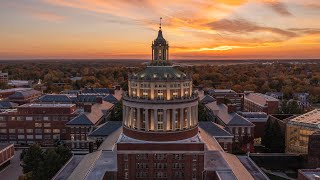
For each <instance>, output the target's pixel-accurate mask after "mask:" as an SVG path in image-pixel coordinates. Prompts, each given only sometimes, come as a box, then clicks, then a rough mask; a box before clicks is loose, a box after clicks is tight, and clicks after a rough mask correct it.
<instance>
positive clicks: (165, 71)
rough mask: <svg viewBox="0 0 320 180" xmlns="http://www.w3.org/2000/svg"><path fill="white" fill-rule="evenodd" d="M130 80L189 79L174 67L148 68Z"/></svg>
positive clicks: (133, 75)
mask: <svg viewBox="0 0 320 180" xmlns="http://www.w3.org/2000/svg"><path fill="white" fill-rule="evenodd" d="M130 78H138V79H141V80H157V79H158V80H166V79H171V80H175V79H176V80H181V79H185V78H188V77H187V75H186V74H185V73H183V72H181V71H180V70H178V69H175V68H173V67H172V66H147V68H145V69H144V70H143V71H141V72H138V73H136V74H132V76H131V77H130Z"/></svg>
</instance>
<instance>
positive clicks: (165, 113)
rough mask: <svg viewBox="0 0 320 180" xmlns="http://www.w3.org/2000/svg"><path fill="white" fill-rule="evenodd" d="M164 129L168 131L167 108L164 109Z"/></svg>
mask: <svg viewBox="0 0 320 180" xmlns="http://www.w3.org/2000/svg"><path fill="white" fill-rule="evenodd" d="M163 130H164V131H167V109H164V110H163Z"/></svg>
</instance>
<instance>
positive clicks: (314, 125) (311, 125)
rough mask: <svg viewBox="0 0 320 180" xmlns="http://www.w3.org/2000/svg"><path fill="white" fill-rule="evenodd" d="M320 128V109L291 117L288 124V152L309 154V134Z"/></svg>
mask: <svg viewBox="0 0 320 180" xmlns="http://www.w3.org/2000/svg"><path fill="white" fill-rule="evenodd" d="M319 128H320V109H315V110H313V111H310V112H308V113H305V114H303V115H300V116H298V117H295V118H293V119H291V120H290V121H289V122H288V123H287V126H286V152H288V153H299V154H308V144H309V136H310V135H312V134H313V133H315V132H316V131H318V130H319Z"/></svg>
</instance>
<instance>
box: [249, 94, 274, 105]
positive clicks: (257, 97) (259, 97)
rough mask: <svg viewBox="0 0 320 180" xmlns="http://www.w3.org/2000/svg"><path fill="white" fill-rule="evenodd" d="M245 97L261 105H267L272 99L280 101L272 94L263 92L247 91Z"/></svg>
mask: <svg viewBox="0 0 320 180" xmlns="http://www.w3.org/2000/svg"><path fill="white" fill-rule="evenodd" d="M244 99H247V100H250V101H252V102H254V103H257V104H259V105H261V106H266V105H267V102H270V101H273V102H279V100H278V99H276V98H274V97H272V96H268V95H265V94H261V93H245V94H244Z"/></svg>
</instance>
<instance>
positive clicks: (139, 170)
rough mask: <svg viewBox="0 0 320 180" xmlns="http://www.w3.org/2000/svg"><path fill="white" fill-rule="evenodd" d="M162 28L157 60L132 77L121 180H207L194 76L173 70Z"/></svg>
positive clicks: (126, 97)
mask: <svg viewBox="0 0 320 180" xmlns="http://www.w3.org/2000/svg"><path fill="white" fill-rule="evenodd" d="M168 50H169V46H168V42H167V41H166V40H165V39H164V37H163V34H162V30H161V26H160V29H159V32H158V37H157V38H156V39H155V40H154V41H153V43H152V52H153V54H152V57H153V59H152V61H151V63H150V65H149V66H147V67H146V68H145V69H144V70H143V71H141V72H138V73H134V74H130V75H129V77H128V92H127V93H126V94H124V95H123V126H122V134H121V135H120V137H119V139H118V141H117V143H116V150H117V164H118V165H117V171H118V172H117V175H118V179H140V178H148V179H150V178H152V179H158V178H164V179H188V180H194V179H201V177H202V172H203V170H204V150H205V148H204V142H203V141H202V139H201V138H200V134H198V132H199V130H198V96H197V95H196V94H194V93H193V92H192V79H191V76H188V75H186V74H185V73H183V72H181V71H179V70H177V69H175V68H173V66H172V65H171V64H170V62H169V58H168V57H169V56H168V52H169V51H168Z"/></svg>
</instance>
